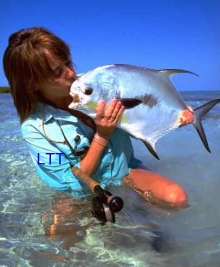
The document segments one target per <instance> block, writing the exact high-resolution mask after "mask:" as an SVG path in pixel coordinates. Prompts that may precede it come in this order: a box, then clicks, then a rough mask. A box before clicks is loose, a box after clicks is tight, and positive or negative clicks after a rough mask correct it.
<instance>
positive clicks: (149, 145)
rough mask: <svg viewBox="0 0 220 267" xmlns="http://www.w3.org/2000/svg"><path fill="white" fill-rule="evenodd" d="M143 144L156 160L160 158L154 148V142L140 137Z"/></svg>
mask: <svg viewBox="0 0 220 267" xmlns="http://www.w3.org/2000/svg"><path fill="white" fill-rule="evenodd" d="M140 140H141V141H142V142H143V143H144V145H145V146H146V148H147V149H148V150H149V152H150V153H151V154H152V155H153V156H154V157H155V158H156V159H158V160H160V158H159V156H158V155H157V152H156V150H155V143H150V142H148V141H146V140H143V139H140Z"/></svg>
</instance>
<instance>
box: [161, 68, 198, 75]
mask: <svg viewBox="0 0 220 267" xmlns="http://www.w3.org/2000/svg"><path fill="white" fill-rule="evenodd" d="M158 71H159V72H162V73H164V74H166V75H168V76H170V77H171V76H173V75H174V74H178V73H189V74H193V75H196V76H199V75H198V74H196V73H194V72H192V71H189V70H181V69H162V70H158Z"/></svg>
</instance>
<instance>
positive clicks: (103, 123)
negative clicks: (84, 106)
mask: <svg viewBox="0 0 220 267" xmlns="http://www.w3.org/2000/svg"><path fill="white" fill-rule="evenodd" d="M123 111H124V106H122V104H121V102H119V101H118V100H117V99H113V100H111V101H110V103H109V104H108V105H106V104H105V101H104V100H101V101H100V102H99V104H98V107H97V110H96V119H95V124H96V133H97V134H98V135H99V136H100V137H103V138H106V139H109V138H110V136H111V134H112V133H113V131H114V129H115V127H116V125H117V122H118V120H119V118H120V116H121V114H122V113H123Z"/></svg>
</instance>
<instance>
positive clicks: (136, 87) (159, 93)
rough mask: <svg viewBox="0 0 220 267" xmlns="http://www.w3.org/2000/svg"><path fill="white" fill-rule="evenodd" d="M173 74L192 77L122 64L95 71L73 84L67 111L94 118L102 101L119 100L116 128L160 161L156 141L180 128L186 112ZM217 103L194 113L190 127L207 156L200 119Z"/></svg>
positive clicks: (185, 106)
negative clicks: (193, 129) (122, 107)
mask: <svg viewBox="0 0 220 267" xmlns="http://www.w3.org/2000/svg"><path fill="white" fill-rule="evenodd" d="M176 73H191V74H195V73H193V72H190V71H186V70H179V69H163V70H154V69H148V68H142V67H137V66H131V65H124V64H114V65H106V66H103V67H98V68H96V69H94V70H91V71H89V72H87V73H85V74H82V75H81V76H78V78H77V79H76V80H75V81H74V82H73V84H72V86H71V89H70V95H71V96H72V98H73V101H72V103H71V104H70V105H69V108H71V109H77V110H79V111H81V112H83V113H85V114H87V115H89V116H90V117H91V118H95V115H96V112H95V111H96V107H97V103H98V102H99V101H100V100H101V99H104V100H105V101H106V102H108V101H110V100H111V99H113V98H117V99H119V100H120V101H121V102H122V104H123V105H124V106H125V110H124V112H123V115H122V117H121V119H120V121H119V122H118V124H117V127H119V128H121V129H124V130H125V131H126V132H128V133H129V134H130V135H131V136H132V137H134V138H136V139H140V140H141V141H143V143H144V144H145V145H146V147H147V148H148V150H149V151H150V152H151V154H152V155H153V156H154V157H156V158H157V159H159V157H158V155H157V153H156V150H155V144H156V142H157V140H158V139H159V138H161V137H162V136H163V135H165V134H167V133H168V132H169V131H171V130H173V129H175V128H178V127H179V126H180V120H179V118H180V114H181V112H182V111H183V110H185V109H187V105H186V104H185V102H184V101H183V99H182V97H181V96H180V94H179V93H178V92H177V90H176V89H175V88H174V86H173V84H172V82H171V80H170V77H171V76H172V75H173V74H176ZM195 75H196V74H195ZM219 102H220V99H215V100H212V101H210V102H208V103H206V104H205V105H203V106H201V107H198V108H196V109H195V110H194V122H193V125H194V126H195V128H196V130H197V132H198V134H199V136H200V138H201V140H202V142H203V144H204V146H205V147H206V149H207V150H208V151H209V152H210V149H209V146H208V142H207V139H206V136H205V133H204V130H203V127H202V124H201V118H202V117H203V116H204V115H205V114H206V113H207V112H208V111H209V110H210V109H211V108H213V107H214V106H215V105H216V104H217V103H219Z"/></svg>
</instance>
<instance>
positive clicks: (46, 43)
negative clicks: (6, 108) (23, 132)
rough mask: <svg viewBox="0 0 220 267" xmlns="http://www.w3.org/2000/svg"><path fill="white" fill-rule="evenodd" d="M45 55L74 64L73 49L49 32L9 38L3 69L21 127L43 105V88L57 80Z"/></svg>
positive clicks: (22, 32) (40, 29) (42, 30)
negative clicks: (71, 51)
mask: <svg viewBox="0 0 220 267" xmlns="http://www.w3.org/2000/svg"><path fill="white" fill-rule="evenodd" d="M45 51H48V52H49V53H50V55H52V57H53V59H55V60H59V61H60V60H62V61H70V62H71V55H70V48H69V46H68V45H67V44H66V43H65V42H64V41H63V40H62V39H60V38H59V37H58V36H56V35H54V34H53V33H52V32H50V31H49V30H47V29H46V28H43V27H33V28H28V29H22V30H20V31H18V32H15V33H13V34H12V35H11V36H10V37H9V40H8V46H7V48H6V50H5V52H4V55H3V67H4V72H5V76H6V78H7V80H8V82H9V86H10V91H11V94H12V97H13V100H14V105H15V107H16V109H17V112H18V115H19V117H20V121H21V123H22V122H23V121H24V120H25V119H26V118H27V117H28V116H29V115H30V114H31V112H32V111H33V110H34V109H35V108H36V106H37V105H38V103H39V102H41V100H40V94H39V93H38V91H37V89H38V87H39V85H40V84H42V83H43V82H48V81H49V80H51V79H53V78H55V76H56V75H55V73H54V71H53V69H52V68H51V66H50V64H49V58H48V55H47V54H46V53H45Z"/></svg>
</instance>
